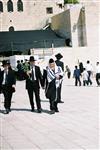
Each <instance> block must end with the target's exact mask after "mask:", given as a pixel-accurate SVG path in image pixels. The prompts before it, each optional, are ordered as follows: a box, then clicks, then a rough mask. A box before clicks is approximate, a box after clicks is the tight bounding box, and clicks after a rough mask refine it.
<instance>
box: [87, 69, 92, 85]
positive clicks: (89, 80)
mask: <svg viewBox="0 0 100 150" xmlns="http://www.w3.org/2000/svg"><path fill="white" fill-rule="evenodd" d="M87 72H88V75H89V76H88V84H89V83H90V85H92V81H91V74H92V72H91V71H87Z"/></svg>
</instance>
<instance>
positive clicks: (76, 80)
mask: <svg viewBox="0 0 100 150" xmlns="http://www.w3.org/2000/svg"><path fill="white" fill-rule="evenodd" d="M78 82H79V86H81V81H80V77H75V86H77V84H78Z"/></svg>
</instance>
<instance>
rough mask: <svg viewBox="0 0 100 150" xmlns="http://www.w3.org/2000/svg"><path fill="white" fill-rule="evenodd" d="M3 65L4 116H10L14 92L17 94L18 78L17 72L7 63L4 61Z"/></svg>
mask: <svg viewBox="0 0 100 150" xmlns="http://www.w3.org/2000/svg"><path fill="white" fill-rule="evenodd" d="M2 64H3V68H4V70H3V71H1V75H0V85H1V87H2V93H3V95H4V107H5V111H4V114H8V113H9V112H10V111H11V109H10V108H11V99H12V94H13V92H15V83H16V78H15V72H14V71H13V70H11V69H9V66H8V64H7V61H5V60H4V61H3V62H2Z"/></svg>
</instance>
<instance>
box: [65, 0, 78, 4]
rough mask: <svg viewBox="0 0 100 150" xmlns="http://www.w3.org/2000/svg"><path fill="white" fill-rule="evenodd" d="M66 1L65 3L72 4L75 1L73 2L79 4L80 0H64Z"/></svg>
mask: <svg viewBox="0 0 100 150" xmlns="http://www.w3.org/2000/svg"><path fill="white" fill-rule="evenodd" d="M64 3H65V4H72V3H73V4H77V3H79V2H78V0H64Z"/></svg>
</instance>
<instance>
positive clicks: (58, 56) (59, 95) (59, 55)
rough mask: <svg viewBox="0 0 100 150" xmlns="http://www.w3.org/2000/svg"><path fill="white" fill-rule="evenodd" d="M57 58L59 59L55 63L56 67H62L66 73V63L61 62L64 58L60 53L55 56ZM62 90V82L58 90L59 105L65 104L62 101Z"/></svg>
mask: <svg viewBox="0 0 100 150" xmlns="http://www.w3.org/2000/svg"><path fill="white" fill-rule="evenodd" d="M55 57H56V59H57V60H56V61H55V63H56V65H57V66H60V67H61V68H62V70H63V71H64V63H63V62H62V61H60V59H61V58H63V56H62V55H61V54H60V53H58V54H56V55H55ZM61 88H62V82H61V84H60V86H59V88H58V103H64V102H63V101H61Z"/></svg>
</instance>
